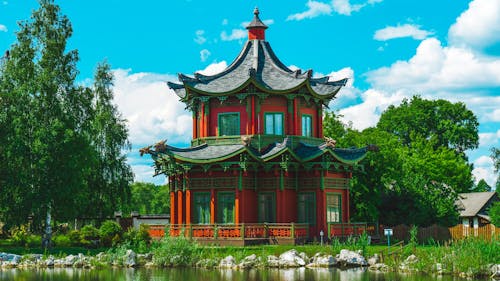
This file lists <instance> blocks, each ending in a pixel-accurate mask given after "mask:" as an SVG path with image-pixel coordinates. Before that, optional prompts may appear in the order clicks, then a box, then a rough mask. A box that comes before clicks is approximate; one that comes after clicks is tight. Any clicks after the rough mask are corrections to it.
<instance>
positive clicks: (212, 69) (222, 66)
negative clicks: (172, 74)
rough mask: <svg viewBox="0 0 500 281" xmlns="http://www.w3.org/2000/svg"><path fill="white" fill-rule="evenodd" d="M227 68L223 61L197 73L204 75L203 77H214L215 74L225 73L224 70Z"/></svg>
mask: <svg viewBox="0 0 500 281" xmlns="http://www.w3.org/2000/svg"><path fill="white" fill-rule="evenodd" d="M226 68H227V63H226V61H221V62H214V63H212V64H210V65H208V66H207V67H206V68H205V69H203V70H198V71H196V72H198V73H200V74H203V75H214V74H217V73H220V72H222V71H224V69H226Z"/></svg>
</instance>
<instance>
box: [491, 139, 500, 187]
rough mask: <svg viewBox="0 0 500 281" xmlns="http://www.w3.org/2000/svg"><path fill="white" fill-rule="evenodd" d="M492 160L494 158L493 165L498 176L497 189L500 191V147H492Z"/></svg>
mask: <svg viewBox="0 0 500 281" xmlns="http://www.w3.org/2000/svg"><path fill="white" fill-rule="evenodd" d="M491 160H493V167H494V168H495V173H496V174H497V175H498V176H497V183H496V190H497V192H500V173H499V172H500V148H496V147H492V148H491Z"/></svg>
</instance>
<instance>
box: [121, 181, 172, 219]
mask: <svg viewBox="0 0 500 281" xmlns="http://www.w3.org/2000/svg"><path fill="white" fill-rule="evenodd" d="M127 211H129V212H130V211H137V212H139V213H140V214H166V213H168V212H169V211H170V192H169V188H168V185H160V186H158V185H154V184H152V183H146V182H134V183H133V184H132V185H131V200H130V204H129V205H128V208H127Z"/></svg>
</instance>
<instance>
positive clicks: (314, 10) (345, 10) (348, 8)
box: [286, 0, 383, 21]
mask: <svg viewBox="0 0 500 281" xmlns="http://www.w3.org/2000/svg"><path fill="white" fill-rule="evenodd" d="M382 1H383V0H368V1H366V2H364V3H361V4H351V3H350V1H349V0H332V1H331V3H323V2H319V1H313V0H309V1H307V3H306V6H307V10H306V11H304V12H302V13H296V14H292V15H289V16H288V17H287V19H286V20H297V21H299V20H303V19H312V18H315V17H318V16H321V15H331V14H332V12H333V11H335V12H336V13H337V14H340V15H345V16H350V15H351V13H353V12H357V11H359V10H361V8H363V7H365V6H367V5H368V4H370V5H373V4H375V3H379V2H382Z"/></svg>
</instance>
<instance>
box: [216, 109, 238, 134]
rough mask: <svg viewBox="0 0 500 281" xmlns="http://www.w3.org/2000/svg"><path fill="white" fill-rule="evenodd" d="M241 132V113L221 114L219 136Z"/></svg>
mask: <svg viewBox="0 0 500 281" xmlns="http://www.w3.org/2000/svg"><path fill="white" fill-rule="evenodd" d="M239 134H240V115H239V114H238V113H221V114H219V136H234V135H239Z"/></svg>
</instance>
